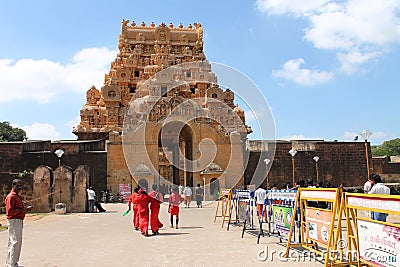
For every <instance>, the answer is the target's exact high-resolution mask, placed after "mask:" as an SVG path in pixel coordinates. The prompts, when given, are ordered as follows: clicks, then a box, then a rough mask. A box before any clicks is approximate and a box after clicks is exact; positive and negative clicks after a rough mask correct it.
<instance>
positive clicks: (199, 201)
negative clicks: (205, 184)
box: [195, 184, 204, 208]
mask: <svg viewBox="0 0 400 267" xmlns="http://www.w3.org/2000/svg"><path fill="white" fill-rule="evenodd" d="M203 195H204V192H203V189H202V188H201V187H200V184H197V188H196V191H195V196H196V204H197V207H198V208H202V207H203V204H202V200H203Z"/></svg>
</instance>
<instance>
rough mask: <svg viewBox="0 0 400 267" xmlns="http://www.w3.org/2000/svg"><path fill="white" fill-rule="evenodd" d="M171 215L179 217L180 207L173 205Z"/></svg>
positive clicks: (170, 209)
mask: <svg viewBox="0 0 400 267" xmlns="http://www.w3.org/2000/svg"><path fill="white" fill-rule="evenodd" d="M169 213H170V214H171V215H179V206H174V205H171V207H170V208H169Z"/></svg>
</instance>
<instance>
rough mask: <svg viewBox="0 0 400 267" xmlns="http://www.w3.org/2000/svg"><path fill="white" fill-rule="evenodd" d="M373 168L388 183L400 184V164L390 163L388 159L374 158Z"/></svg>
mask: <svg viewBox="0 0 400 267" xmlns="http://www.w3.org/2000/svg"><path fill="white" fill-rule="evenodd" d="M372 162H373V168H374V170H375V172H376V173H379V174H380V175H381V177H382V179H383V181H384V182H386V183H398V182H400V162H397V161H396V162H392V161H389V158H388V157H373V158H372Z"/></svg>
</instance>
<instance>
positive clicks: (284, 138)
mask: <svg viewBox="0 0 400 267" xmlns="http://www.w3.org/2000/svg"><path fill="white" fill-rule="evenodd" d="M277 140H323V138H319V137H306V136H305V135H302V134H295V135H291V136H289V135H285V136H282V137H280V138H277Z"/></svg>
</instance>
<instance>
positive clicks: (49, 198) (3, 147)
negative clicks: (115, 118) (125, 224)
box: [0, 140, 107, 212]
mask: <svg viewBox="0 0 400 267" xmlns="http://www.w3.org/2000/svg"><path fill="white" fill-rule="evenodd" d="M57 149H62V150H63V151H64V154H63V156H62V157H61V159H60V161H59V158H58V157H57V156H56V155H55V154H54V152H55V151H56V150H57ZM106 162H107V152H106V151H105V141H104V140H100V141H56V142H51V141H25V142H0V197H1V198H2V199H4V197H5V196H6V195H7V194H8V192H9V191H10V190H11V182H12V180H13V179H15V178H21V179H22V180H23V182H24V188H23V195H24V198H25V200H28V201H31V200H34V202H33V203H32V204H33V205H34V206H35V209H34V211H41V212H45V211H50V210H54V204H56V203H58V202H59V201H60V200H61V201H63V203H66V204H67V211H74V212H82V211H85V210H86V188H87V187H88V186H89V185H90V186H93V187H94V188H98V192H100V190H104V188H107V180H106V177H107V166H106ZM60 186H61V191H62V194H61V199H60V194H59V191H60ZM1 204H2V203H1ZM0 206H2V205H0Z"/></svg>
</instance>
